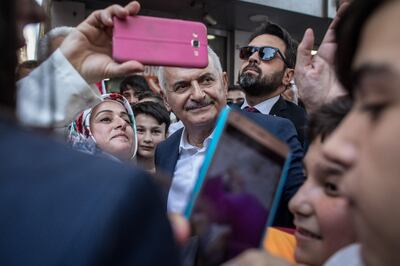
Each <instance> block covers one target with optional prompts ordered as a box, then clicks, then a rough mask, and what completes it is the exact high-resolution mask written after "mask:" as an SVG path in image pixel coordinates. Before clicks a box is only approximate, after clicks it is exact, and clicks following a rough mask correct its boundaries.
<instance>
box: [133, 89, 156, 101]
mask: <svg viewBox="0 0 400 266" xmlns="http://www.w3.org/2000/svg"><path fill="white" fill-rule="evenodd" d="M136 96H137V98H138V99H139V101H140V100H143V99H144V98H148V97H154V96H156V95H155V94H154V93H153V92H152V91H141V92H138V94H137V95H136Z"/></svg>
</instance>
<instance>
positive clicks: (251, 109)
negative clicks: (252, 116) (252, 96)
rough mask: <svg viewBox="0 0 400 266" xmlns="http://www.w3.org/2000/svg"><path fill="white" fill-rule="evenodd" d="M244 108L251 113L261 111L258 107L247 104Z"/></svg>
mask: <svg viewBox="0 0 400 266" xmlns="http://www.w3.org/2000/svg"><path fill="white" fill-rule="evenodd" d="M243 110H245V111H246V112H250V113H260V111H258V109H257V108H254V107H252V106H246V107H245V108H244V109H243Z"/></svg>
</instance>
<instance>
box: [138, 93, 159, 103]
mask: <svg viewBox="0 0 400 266" xmlns="http://www.w3.org/2000/svg"><path fill="white" fill-rule="evenodd" d="M137 98H138V99H139V101H141V100H143V99H146V98H151V99H154V102H157V103H159V104H160V105H162V106H164V100H163V98H161V96H158V95H156V94H155V93H153V92H151V91H144V92H140V93H139V94H138V95H137Z"/></svg>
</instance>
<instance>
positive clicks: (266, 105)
mask: <svg viewBox="0 0 400 266" xmlns="http://www.w3.org/2000/svg"><path fill="white" fill-rule="evenodd" d="M279 97H280V95H278V96H275V97H272V98H270V99H267V100H265V101H263V102H261V103H259V104H257V105H255V106H250V105H249V103H248V102H247V101H246V99H244V103H243V104H242V106H241V107H240V108H241V109H242V110H243V109H244V108H246V107H254V108H256V109H257V110H258V111H259V112H260V113H262V114H264V115H269V113H270V112H271V109H272V107H273V106H274V104H276V102H277V101H278V100H279Z"/></svg>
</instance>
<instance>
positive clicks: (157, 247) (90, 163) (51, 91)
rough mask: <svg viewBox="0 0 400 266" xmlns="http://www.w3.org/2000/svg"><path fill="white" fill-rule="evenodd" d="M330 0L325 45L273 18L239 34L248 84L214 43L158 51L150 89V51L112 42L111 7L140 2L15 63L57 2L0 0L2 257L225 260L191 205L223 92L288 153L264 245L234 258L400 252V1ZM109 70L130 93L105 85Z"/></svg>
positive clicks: (311, 264) (325, 259)
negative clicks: (179, 60)
mask: <svg viewBox="0 0 400 266" xmlns="http://www.w3.org/2000/svg"><path fill="white" fill-rule="evenodd" d="M337 4H338V10H337V14H336V16H335V18H334V19H333V21H332V23H331V24H330V26H329V28H328V29H327V32H326V34H325V37H324V39H323V40H322V42H321V44H320V45H319V48H318V51H317V53H316V54H315V55H312V53H311V50H312V49H313V48H314V33H313V30H312V29H307V30H306V31H305V33H304V36H303V39H302V40H301V42H300V43H298V42H297V41H296V40H294V39H293V38H292V37H291V34H290V33H289V32H288V31H287V30H285V29H284V28H282V27H281V26H280V25H278V24H275V23H273V22H270V21H267V22H265V23H263V24H262V25H261V26H260V27H258V28H256V29H254V33H253V34H252V35H251V36H250V38H249V40H248V44H247V45H245V46H243V47H241V48H240V59H241V62H242V64H241V67H240V71H239V76H238V81H237V83H235V84H228V80H229V79H228V77H227V73H226V72H224V71H223V69H222V66H221V62H220V59H219V58H218V56H217V54H216V53H215V52H214V51H213V50H212V49H211V48H210V47H209V48H208V62H209V64H208V66H207V67H206V68H203V69H200V68H178V67H167V66H160V67H159V70H158V81H159V84H158V85H159V87H160V90H159V91H157V92H156V91H153V90H152V89H151V87H149V85H148V84H147V81H146V79H145V77H144V76H143V75H141V74H138V73H140V72H142V71H143V65H142V64H141V63H140V62H137V61H127V62H123V63H119V62H115V61H114V60H113V59H112V57H111V51H112V42H111V38H112V28H113V20H112V18H113V17H119V18H122V19H123V18H126V17H127V16H135V15H136V14H138V13H139V11H140V4H139V3H138V2H136V1H134V2H131V3H129V4H128V5H126V6H124V7H122V6H119V5H112V6H110V7H107V8H105V9H103V10H98V11H95V12H93V13H92V14H90V15H89V16H88V17H87V18H86V19H85V20H84V21H83V22H82V23H81V24H79V25H78V26H77V27H75V28H69V27H61V28H56V29H53V30H52V31H50V32H49V33H47V34H46V35H45V36H44V37H43V38H42V39H41V40H40V41H39V53H38V54H39V56H38V60H37V61H28V62H24V63H21V64H19V65H17V60H16V51H17V49H18V48H20V47H21V46H23V45H24V41H23V36H22V29H23V28H24V26H25V25H27V24H29V23H35V22H40V21H43V20H45V19H46V17H45V14H44V11H43V10H42V9H41V7H40V6H39V5H38V4H37V3H36V2H35V1H34V0H16V1H10V0H6V1H2V2H1V3H0V6H1V9H0V10H1V16H0V36H1V38H2V39H1V42H0V46H1V49H0V51H1V53H2V58H3V59H2V61H1V62H0V67H1V69H0V81H1V83H2V84H3V86H4V87H5V89H4V93H2V94H1V95H0V106H1V109H0V135H1V138H0V143H1V147H2V149H1V151H0V158H1V161H2V163H1V164H0V172H1V173H2V174H1V177H0V214H1V217H2V218H1V219H0V236H1V237H0V264H1V265H26V264H30V265H55V264H64V265H128V264H129V265H216V264H218V265H219V264H220V263H222V262H224V260H220V261H218V263H216V262H215V261H214V262H213V263H212V264H207V263H205V262H204V261H202V260H199V259H198V256H197V254H198V249H199V245H198V242H199V239H198V238H196V235H194V234H193V232H192V230H191V225H190V222H189V221H188V220H186V219H185V218H184V217H183V213H184V209H185V207H186V204H187V202H188V199H189V197H190V195H191V193H192V191H193V188H194V184H195V182H196V178H197V176H198V173H199V169H200V167H201V165H202V163H203V160H204V158H205V155H206V152H207V149H208V147H209V145H210V142H211V140H212V139H213V137H214V131H215V130H214V129H215V126H216V121H217V118H218V115H219V114H220V113H221V110H223V108H224V107H225V106H227V105H228V106H230V107H231V108H232V109H235V110H236V111H237V112H239V113H240V114H242V115H243V116H244V117H246V118H247V119H250V120H252V121H253V122H255V123H257V124H258V125H259V126H260V127H262V128H264V129H265V130H267V131H268V132H269V133H271V134H272V135H274V136H275V137H276V138H277V139H279V140H281V141H282V142H284V143H286V144H287V146H288V147H289V149H290V153H291V161H290V164H289V166H288V175H287V180H286V182H285V184H284V186H283V193H282V197H281V199H280V202H279V205H278V210H277V214H276V217H275V220H274V223H273V225H272V227H269V228H266V230H267V238H266V239H265V242H264V243H263V244H262V245H261V243H260V245H261V246H262V248H259V249H251V250H243V252H242V254H240V255H238V256H237V257H235V258H233V259H232V260H230V261H227V262H224V265H246V266H247V265H274V266H280V265H282V266H285V265H308V266H317V265H328V266H335V265H360V266H361V265H365V266H378V265H398V264H397V263H399V264H400V256H399V255H398V251H397V250H398V247H399V246H400V240H399V239H400V238H399V236H400V230H399V229H398V226H397V224H398V222H400V213H399V211H397V207H396V206H397V205H396V202H397V199H399V196H398V195H400V181H399V180H400V179H398V178H397V176H398V173H399V172H400V168H399V166H398V165H399V164H398V158H399V157H397V156H400V146H399V145H398V144H397V141H396V136H397V133H398V132H400V122H399V121H400V120H399V119H398V117H397V115H398V114H399V113H398V112H399V110H400V109H399V108H398V106H400V105H399V103H400V97H399V96H400V90H399V89H398V86H397V84H398V79H399V78H398V76H397V75H400V64H399V60H398V59H400V52H399V51H400V50H399V49H398V47H399V45H400V31H399V29H398V28H397V24H396V21H398V18H397V16H398V15H400V1H398V0H353V1H337ZM132 49H134V47H132ZM113 77H124V79H123V81H122V82H121V84H120V87H119V91H118V92H106V91H104V88H102V87H101V86H99V84H100V83H99V82H100V81H102V80H103V79H106V78H113ZM60 136H61V137H60ZM60 139H62V141H60ZM237 167H240V165H238V166H237ZM161 183H162V184H161ZM221 258H223V256H222V255H221Z"/></svg>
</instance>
